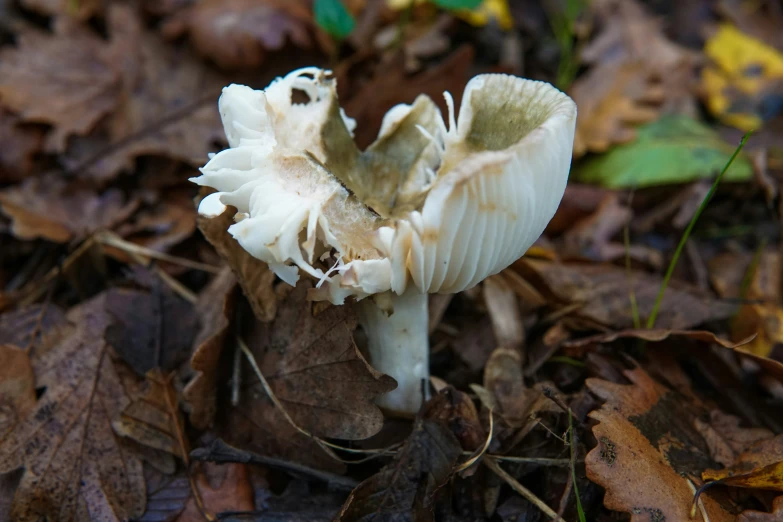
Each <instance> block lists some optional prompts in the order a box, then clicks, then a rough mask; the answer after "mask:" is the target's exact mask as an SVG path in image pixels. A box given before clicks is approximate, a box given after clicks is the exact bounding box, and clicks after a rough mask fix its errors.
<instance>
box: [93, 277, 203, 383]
mask: <svg viewBox="0 0 783 522" xmlns="http://www.w3.org/2000/svg"><path fill="white" fill-rule="evenodd" d="M131 279H132V281H133V282H134V283H135V284H136V285H137V288H112V289H110V290H108V291H107V292H106V296H105V305H106V311H107V313H108V314H109V315H110V316H111V317H112V319H113V321H112V324H111V325H109V327H108V328H107V329H106V334H105V335H106V341H107V342H108V343H109V344H110V345H111V346H112V347H113V348H114V349H115V350H116V351H117V353H118V354H119V355H120V356H121V357H122V358H123V360H125V362H127V363H128V364H129V365H130V367H131V368H133V370H134V371H135V372H136V373H137V374H139V375H145V374H146V373H147V372H149V371H150V370H151V369H153V368H158V367H159V368H162V369H164V370H170V369H173V368H175V367H176V366H177V365H178V364H179V363H181V362H182V361H183V360H185V359H186V358H187V354H188V352H189V351H190V349H191V346H192V342H193V339H194V338H195V336H196V329H197V328H198V323H197V321H196V317H195V315H194V314H193V305H191V304H190V303H188V302H187V301H185V300H184V299H182V298H181V297H179V296H178V295H177V294H175V293H174V291H173V290H172V289H171V288H170V287H169V286H168V285H166V284H165V283H164V282H163V281H162V280H161V279H160V278H159V277H158V276H157V275H155V273H154V272H150V271H148V270H146V269H143V268H141V267H139V266H138V265H137V266H135V270H134V271H133V272H131ZM139 287H140V288H139Z"/></svg>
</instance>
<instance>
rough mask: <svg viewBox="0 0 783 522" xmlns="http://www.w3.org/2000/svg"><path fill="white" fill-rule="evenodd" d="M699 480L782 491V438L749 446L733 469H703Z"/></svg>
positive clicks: (779, 436) (766, 440) (772, 438)
mask: <svg viewBox="0 0 783 522" xmlns="http://www.w3.org/2000/svg"><path fill="white" fill-rule="evenodd" d="M702 478H703V479H704V480H705V481H720V483H721V484H724V485H726V486H734V487H740V488H758V489H770V490H775V491H783V435H778V436H776V437H771V438H768V439H765V440H762V441H759V442H757V443H756V444H753V445H752V446H751V447H750V448H748V450H747V451H745V452H744V453H742V454H741V455H740V456H739V457H737V460H736V462H735V463H734V465H733V466H730V467H728V468H724V469H720V470H715V469H709V470H706V471H704V473H702Z"/></svg>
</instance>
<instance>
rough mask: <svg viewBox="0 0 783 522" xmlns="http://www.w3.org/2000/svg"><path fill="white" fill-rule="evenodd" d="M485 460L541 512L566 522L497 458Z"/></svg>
mask: <svg viewBox="0 0 783 522" xmlns="http://www.w3.org/2000/svg"><path fill="white" fill-rule="evenodd" d="M483 462H484V465H485V466H487V467H488V468H489V469H491V470H492V471H493V472H494V473H495V474H496V475H497V476H498V477H500V478H502V479H503V480H504V481H505V482H506V484H508V485H509V486H511V489H513V490H514V491H516V492H517V493H519V494H520V495H521V496H522V497H523V498H525V499H526V500H527V501H529V502H530V503H531V504H533V505H534V506H536V507H537V508H538V509H540V510H541V512H542V513H544V514H545V515H546V516H548V517H549V518H551V519H552V520H558V521H562V522H565V521H564V520H563V518H562V517H559V516H558V515H557V513H555V512H554V511H553V510H552V508H550V507H549V506H547V505H546V504H544V501H543V500H541V499H540V498H538V497H537V496H536V495H535V494H534V493H533V492H532V491H530V490H529V489H527V488H526V487H525V486H523V485H522V484H520V483H519V482H517V480H516V479H515V478H514V477H512V476H511V475H509V474H508V473H506V471H505V470H504V469H503V468H501V467H500V465H499V464H498V463H497V461H496V460H495V459H492V458H485V459H484V460H483Z"/></svg>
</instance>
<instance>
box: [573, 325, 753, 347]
mask: <svg viewBox="0 0 783 522" xmlns="http://www.w3.org/2000/svg"><path fill="white" fill-rule="evenodd" d="M669 337H685V338H687V339H693V340H694V341H701V342H703V343H715V344H719V345H721V346H723V347H724V348H736V347H738V346H742V345H743V344H744V343H747V342H748V341H749V339H745V340H744V341H741V342H739V343H733V342H731V341H729V340H726V339H721V338H720V337H718V336H717V335H715V334H714V333H712V332H708V331H706V330H664V329H661V328H654V329H638V330H622V331H620V332H609V333H605V334H598V335H592V336H590V337H583V338H581V339H575V340H573V341H566V342H565V343H564V345H565V346H567V347H571V348H578V347H581V346H587V345H588V344H596V343H611V342H612V341H616V340H617V339H643V340H645V341H650V342H660V341H664V340H666V339H668V338H669Z"/></svg>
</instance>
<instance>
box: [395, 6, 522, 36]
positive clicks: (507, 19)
mask: <svg viewBox="0 0 783 522" xmlns="http://www.w3.org/2000/svg"><path fill="white" fill-rule="evenodd" d="M392 1H394V0H392ZM456 15H457V16H458V17H459V18H462V19H463V20H465V21H466V22H467V23H469V24H470V25H473V26H476V27H483V26H485V25H487V24H488V23H489V22H490V20H495V21H496V22H497V24H498V25H499V26H500V28H501V29H503V30H504V31H508V30H509V29H511V28H512V27H514V19H513V18H511V11H510V10H509V8H508V0H484V1H483V2H481V5H479V6H478V7H477V8H475V9H473V10H469V9H464V10H459V11H457V13H456Z"/></svg>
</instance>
